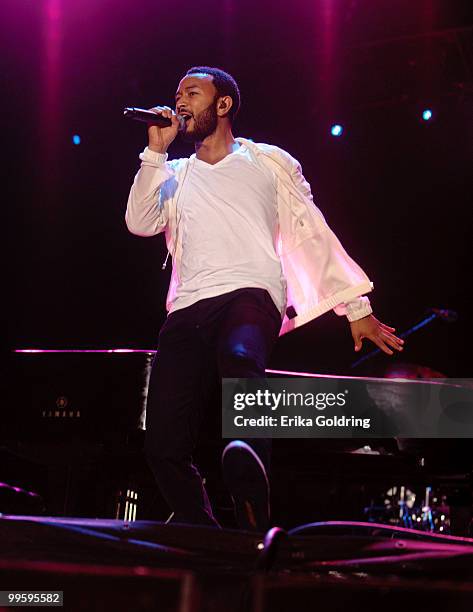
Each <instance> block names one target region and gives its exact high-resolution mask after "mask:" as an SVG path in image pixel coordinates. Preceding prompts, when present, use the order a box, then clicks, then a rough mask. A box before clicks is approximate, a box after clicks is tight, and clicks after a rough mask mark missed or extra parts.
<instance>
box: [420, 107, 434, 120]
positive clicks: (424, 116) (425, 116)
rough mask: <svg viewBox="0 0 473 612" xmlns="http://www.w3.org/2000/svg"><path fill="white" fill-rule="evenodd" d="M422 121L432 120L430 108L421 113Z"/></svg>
mask: <svg viewBox="0 0 473 612" xmlns="http://www.w3.org/2000/svg"><path fill="white" fill-rule="evenodd" d="M422 119H423V120H424V121H429V119H432V111H431V110H430V108H426V109H425V111H423V112H422Z"/></svg>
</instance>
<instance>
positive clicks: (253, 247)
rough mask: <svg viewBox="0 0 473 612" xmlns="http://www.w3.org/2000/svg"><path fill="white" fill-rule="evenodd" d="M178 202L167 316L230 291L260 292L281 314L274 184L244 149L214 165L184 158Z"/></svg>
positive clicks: (281, 278) (283, 296)
mask: <svg viewBox="0 0 473 612" xmlns="http://www.w3.org/2000/svg"><path fill="white" fill-rule="evenodd" d="M190 164H191V166H190V171H189V175H188V176H187V179H186V183H187V184H186V187H185V189H184V191H183V194H182V196H181V198H182V199H180V201H179V203H178V211H177V218H178V223H179V228H178V231H179V233H181V235H182V249H183V251H182V260H181V265H180V270H179V283H178V286H177V290H176V295H175V299H174V301H173V303H172V305H171V308H170V312H173V311H175V310H178V309H179V308H185V307H187V306H190V305H191V304H194V303H195V302H197V301H198V300H201V299H204V298H209V297H215V296H217V295H222V294H224V293H228V292H230V291H233V290H235V289H241V288H245V287H260V288H263V289H266V290H267V291H268V292H269V294H270V295H271V297H272V299H273V301H274V303H275V305H276V307H277V308H278V310H279V311H280V313H281V317H282V316H283V314H284V310H285V307H286V281H285V278H284V275H283V271H282V267H281V261H280V259H279V256H278V254H277V237H278V214H277V200H276V179H275V177H274V175H273V174H272V172H271V171H270V170H263V169H261V167H260V166H257V165H256V164H255V163H254V161H253V160H252V158H251V155H250V152H249V150H248V148H247V147H246V146H245V145H241V146H240V147H239V148H238V149H237V150H236V151H234V152H233V153H230V154H229V155H227V156H226V157H224V158H223V159H222V160H221V161H219V162H218V163H216V164H213V165H212V164H208V163H207V162H204V161H202V160H200V159H197V158H196V156H195V154H194V155H192V156H191V159H190Z"/></svg>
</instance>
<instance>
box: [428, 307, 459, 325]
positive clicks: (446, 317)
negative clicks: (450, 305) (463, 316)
mask: <svg viewBox="0 0 473 612" xmlns="http://www.w3.org/2000/svg"><path fill="white" fill-rule="evenodd" d="M429 312H432V313H433V314H435V315H437V317H438V318H439V319H442V320H443V321H446V322H447V323H455V321H457V320H458V312H456V311H455V310H447V309H446V308H429Z"/></svg>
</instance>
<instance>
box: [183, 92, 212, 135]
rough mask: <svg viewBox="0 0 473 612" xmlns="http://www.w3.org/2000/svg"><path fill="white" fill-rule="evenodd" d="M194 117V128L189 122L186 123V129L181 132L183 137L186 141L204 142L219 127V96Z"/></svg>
mask: <svg viewBox="0 0 473 612" xmlns="http://www.w3.org/2000/svg"><path fill="white" fill-rule="evenodd" d="M193 119H194V128H193V129H192V130H189V128H188V124H186V129H185V130H183V131H182V132H180V134H181V138H182V139H183V140H184V141H185V142H202V141H203V140H205V138H207V136H210V135H211V134H213V133H214V132H215V130H216V129H217V124H218V116H217V98H215V100H214V101H213V102H212V104H209V106H207V108H206V109H205V110H203V111H202V112H201V113H199V114H198V115H197V116H194V117H193ZM189 121H191V120H189Z"/></svg>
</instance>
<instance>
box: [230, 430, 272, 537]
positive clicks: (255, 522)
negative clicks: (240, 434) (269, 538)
mask: <svg viewBox="0 0 473 612" xmlns="http://www.w3.org/2000/svg"><path fill="white" fill-rule="evenodd" d="M222 469H223V479H224V481H225V484H226V485H227V487H228V489H229V491H230V495H231V496H232V500H233V504H234V507H235V518H236V521H237V524H238V527H239V528H240V529H245V530H246V531H258V532H265V531H267V530H268V529H269V481H268V476H267V474H266V470H265V467H264V465H263V462H262V461H261V459H260V458H259V457H258V455H257V454H256V452H255V451H254V450H253V449H252V448H251V446H250V445H249V444H247V443H246V442H243V441H242V440H234V441H233V442H230V444H227V446H226V447H225V449H224V451H223V453H222Z"/></svg>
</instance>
